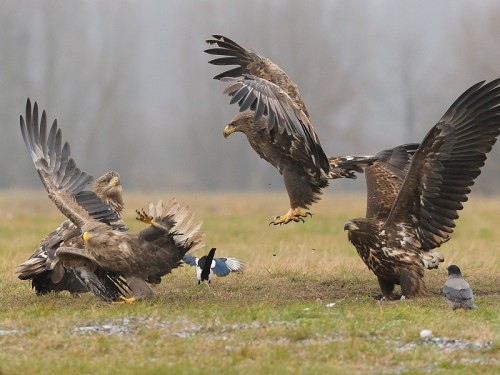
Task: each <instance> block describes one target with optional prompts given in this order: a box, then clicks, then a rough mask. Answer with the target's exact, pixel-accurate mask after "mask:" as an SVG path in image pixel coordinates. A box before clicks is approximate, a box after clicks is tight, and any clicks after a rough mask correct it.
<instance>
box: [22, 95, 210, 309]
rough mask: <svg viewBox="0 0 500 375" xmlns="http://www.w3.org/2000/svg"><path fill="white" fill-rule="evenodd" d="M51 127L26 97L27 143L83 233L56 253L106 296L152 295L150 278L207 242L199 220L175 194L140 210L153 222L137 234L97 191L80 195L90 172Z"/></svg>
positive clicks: (52, 193) (51, 192)
mask: <svg viewBox="0 0 500 375" xmlns="http://www.w3.org/2000/svg"><path fill="white" fill-rule="evenodd" d="M47 130H48V129H47V116H46V114H45V111H44V112H43V113H42V117H41V120H40V119H39V118H38V106H37V104H36V103H35V106H34V108H33V112H32V111H31V104H30V102H29V101H28V105H27V111H26V120H25V119H24V118H23V117H22V116H21V131H22V134H23V138H24V140H25V143H26V146H27V148H28V150H29V152H30V155H31V158H32V160H33V162H34V164H35V167H36V168H37V171H38V174H39V177H40V179H41V181H42V183H43V185H44V186H45V188H46V190H47V192H48V196H49V198H50V199H51V200H52V201H53V202H54V204H55V205H56V206H57V207H58V209H59V210H60V211H61V213H63V214H64V215H65V216H66V217H67V218H68V219H69V220H70V221H71V223H72V224H73V225H74V226H75V227H76V228H78V230H79V231H80V232H81V233H82V236H81V238H82V241H83V244H84V246H83V247H82V246H72V245H71V244H70V245H69V246H67V245H66V246H59V248H58V249H57V250H56V251H55V255H56V256H57V257H58V258H59V261H61V262H62V265H63V266H64V267H65V268H67V269H73V270H75V272H76V275H77V276H78V277H79V278H80V281H82V282H83V283H84V284H85V285H87V286H88V287H89V288H90V290H91V291H92V292H93V293H94V294H96V295H97V296H99V297H101V298H102V299H104V300H106V301H113V300H115V299H121V300H123V301H126V302H133V301H135V299H140V298H145V297H148V296H150V295H151V294H152V291H151V289H150V288H149V285H148V284H159V283H160V281H161V277H162V276H164V275H166V274H168V273H169V272H170V271H171V270H172V269H174V268H176V267H178V266H179V265H180V264H181V262H182V258H183V257H184V255H186V254H187V253H188V252H190V251H195V250H197V249H199V248H201V247H202V246H204V242H203V237H204V233H202V232H200V228H201V223H197V222H196V221H195V219H194V213H193V212H192V211H191V210H190V209H189V208H188V207H185V206H181V205H180V204H179V203H177V201H175V200H171V201H170V202H168V203H167V204H163V203H162V202H159V203H157V204H152V203H151V204H150V205H149V213H146V212H145V211H144V210H143V211H140V212H139V211H138V212H137V213H138V217H137V219H138V220H140V221H143V222H145V223H147V224H148V225H149V226H148V227H147V228H146V229H144V230H142V231H140V232H139V233H137V234H130V233H129V232H127V231H125V230H124V224H123V223H122V222H121V220H118V219H119V218H118V215H117V213H116V211H115V210H114V209H113V208H112V207H111V206H110V205H109V204H107V203H105V202H103V201H102V200H101V199H99V197H98V196H97V195H96V194H95V193H92V192H87V193H86V194H85V196H84V197H80V196H79V194H80V193H81V192H82V190H83V188H84V187H85V186H86V185H87V184H88V183H89V182H90V181H91V177H90V176H89V175H87V174H86V173H85V172H83V171H81V170H80V169H79V168H78V167H77V166H76V163H75V161H74V160H73V159H72V158H71V157H70V149H69V144H68V143H65V144H64V145H63V144H62V136H61V131H60V129H59V128H58V126H57V121H54V123H53V125H52V127H51V128H50V131H48V132H47ZM101 274H106V275H112V280H113V281H115V287H116V288H115V289H119V288H121V289H120V293H114V292H113V291H110V290H109V285H108V283H106V282H105V281H106V280H104V281H103V280H102V278H101V277H100V275H101ZM123 278H124V279H125V280H126V282H125V281H124V280H123ZM126 288H128V289H129V290H131V291H132V293H133V297H132V298H129V299H127V298H125V296H124V293H123V291H124V290H125V291H126Z"/></svg>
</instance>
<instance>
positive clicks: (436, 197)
mask: <svg viewBox="0 0 500 375" xmlns="http://www.w3.org/2000/svg"><path fill="white" fill-rule="evenodd" d="M499 104H500V79H497V80H494V81H491V82H490V83H487V84H484V82H480V83H478V84H476V85H474V86H472V87H471V88H470V89H468V90H467V91H465V93H463V94H462V95H461V96H460V97H459V98H458V99H457V100H456V101H455V103H453V104H452V106H451V107H450V108H449V109H448V111H447V112H446V113H445V114H444V116H443V117H442V118H441V120H440V121H439V122H438V123H437V124H436V125H435V126H434V127H433V128H432V129H431V130H430V131H429V133H428V134H427V135H426V136H425V138H424V140H423V141H422V143H421V145H420V147H419V148H418V150H417V152H416V153H415V155H414V156H413V158H412V161H411V164H410V167H409V170H408V173H407V175H406V177H405V179H404V182H403V185H402V187H401V190H400V193H399V194H398V196H397V198H396V200H395V202H394V204H393V207H392V210H391V213H390V214H389V217H388V218H387V221H386V223H385V227H390V228H393V229H397V227H398V225H403V226H404V227H406V228H408V229H410V230H412V231H413V232H414V233H413V235H414V236H415V237H416V238H417V239H418V240H419V241H420V242H421V245H422V250H424V251H425V250H430V249H432V248H435V247H438V246H440V245H441V244H442V243H443V242H445V241H447V240H448V239H449V237H450V234H451V233H452V232H453V228H454V227H455V220H456V219H457V218H458V213H457V211H458V210H461V209H462V207H463V206H462V202H465V201H466V200H467V194H468V193H469V192H470V186H472V185H473V183H474V179H475V178H476V177H477V176H478V175H479V174H480V173H481V171H480V168H481V167H482V166H483V165H484V162H485V160H486V153H488V152H489V151H490V150H491V148H492V147H493V145H494V143H495V142H496V139H497V137H498V135H499V133H500V105H499Z"/></svg>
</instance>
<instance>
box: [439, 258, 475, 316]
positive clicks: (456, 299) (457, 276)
mask: <svg viewBox="0 0 500 375" xmlns="http://www.w3.org/2000/svg"><path fill="white" fill-rule="evenodd" d="M446 269H447V270H448V280H446V282H445V283H444V287H443V294H444V296H445V297H446V299H447V300H448V304H449V305H450V307H451V308H452V309H453V310H456V309H459V308H463V309H466V310H472V309H477V306H476V304H475V303H474V295H473V294H472V289H471V288H470V285H469V283H468V282H467V281H465V280H464V279H463V277H462V273H461V272H460V268H458V266H456V265H454V264H452V265H450V266H448V267H447V268H446Z"/></svg>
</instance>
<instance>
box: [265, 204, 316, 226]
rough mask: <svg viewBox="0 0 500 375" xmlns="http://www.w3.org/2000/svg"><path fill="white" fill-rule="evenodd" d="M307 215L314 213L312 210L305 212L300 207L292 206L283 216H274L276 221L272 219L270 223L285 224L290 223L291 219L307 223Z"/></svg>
mask: <svg viewBox="0 0 500 375" xmlns="http://www.w3.org/2000/svg"><path fill="white" fill-rule="evenodd" d="M307 216H312V214H311V213H310V212H304V211H302V210H301V209H300V208H294V209H292V208H290V210H288V212H287V213H286V214H284V215H282V216H276V217H275V218H274V221H271V222H270V223H269V225H271V224H274V225H283V224H288V223H289V222H290V221H294V222H296V223H298V222H300V221H301V222H303V223H305V220H304V218H306V217H307Z"/></svg>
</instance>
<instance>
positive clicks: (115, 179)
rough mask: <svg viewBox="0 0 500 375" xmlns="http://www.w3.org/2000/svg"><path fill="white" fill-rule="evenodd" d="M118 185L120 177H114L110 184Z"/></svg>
mask: <svg viewBox="0 0 500 375" xmlns="http://www.w3.org/2000/svg"><path fill="white" fill-rule="evenodd" d="M118 185H120V177H113V178H112V179H111V180H110V181H109V184H108V186H118Z"/></svg>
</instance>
